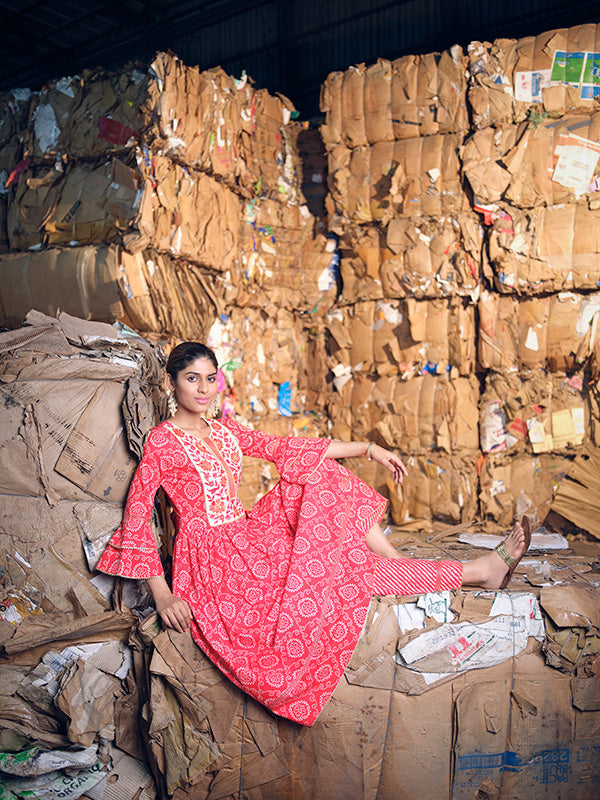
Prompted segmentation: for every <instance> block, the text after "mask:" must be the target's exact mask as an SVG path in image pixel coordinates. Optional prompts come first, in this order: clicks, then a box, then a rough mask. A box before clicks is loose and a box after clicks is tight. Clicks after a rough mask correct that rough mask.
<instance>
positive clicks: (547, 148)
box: [503, 113, 600, 208]
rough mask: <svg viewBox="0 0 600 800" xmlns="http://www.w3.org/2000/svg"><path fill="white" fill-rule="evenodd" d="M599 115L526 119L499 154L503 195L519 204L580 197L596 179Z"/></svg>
mask: <svg viewBox="0 0 600 800" xmlns="http://www.w3.org/2000/svg"><path fill="white" fill-rule="evenodd" d="M599 140H600V113H596V114H593V115H592V116H591V117H590V116H583V115H580V116H568V117H563V118H561V119H560V120H544V121H543V122H541V123H540V124H539V125H535V124H534V123H533V122H530V123H529V125H528V126H527V128H526V130H525V132H524V133H523V135H522V136H521V137H520V138H519V140H518V141H517V143H516V144H515V146H514V147H513V148H512V149H511V150H510V151H509V152H508V153H507V154H506V155H505V156H504V158H503V160H504V163H505V166H506V168H507V169H508V171H509V172H510V173H511V175H512V181H511V183H510V185H509V186H508V188H507V190H506V191H505V192H504V198H505V199H506V200H507V201H508V202H509V203H511V204H513V205H516V206H519V207H520V208H533V207H535V206H540V205H547V206H551V205H556V204H558V203H569V202H572V201H574V200H583V199H586V196H587V195H589V193H590V192H593V191H595V186H596V183H595V182H596V180H597V179H599V180H600V163H599V161H600V158H599V156H600V143H599Z"/></svg>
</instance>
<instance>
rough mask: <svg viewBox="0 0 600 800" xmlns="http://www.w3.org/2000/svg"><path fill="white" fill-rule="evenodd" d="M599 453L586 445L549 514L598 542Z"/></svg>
mask: <svg viewBox="0 0 600 800" xmlns="http://www.w3.org/2000/svg"><path fill="white" fill-rule="evenodd" d="M599 467H600V452H599V450H598V448H597V447H596V446H595V445H594V444H593V443H592V442H588V443H586V446H585V447H584V449H583V452H581V453H580V454H579V455H578V456H577V458H576V459H575V460H574V462H573V463H572V464H570V465H569V468H568V469H567V472H566V477H565V479H564V480H563V481H562V482H561V485H560V486H559V487H558V489H557V491H556V494H555V497H554V499H553V501H552V511H554V512H555V513H557V514H560V515H561V516H562V517H564V518H565V519H567V520H569V521H570V522H572V523H573V524H574V525H575V526H577V527H578V528H583V530H585V531H587V532H588V533H590V534H591V535H592V536H594V537H595V538H596V539H600V526H599V524H598V489H599V488H600V487H599V486H598V482H599V479H598V475H599V473H598V468H599Z"/></svg>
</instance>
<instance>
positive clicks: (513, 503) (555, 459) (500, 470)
mask: <svg viewBox="0 0 600 800" xmlns="http://www.w3.org/2000/svg"><path fill="white" fill-rule="evenodd" d="M572 458H573V457H572V456H571V457H569V456H566V455H564V454H561V453H539V454H537V455H529V454H525V453H515V454H514V455H513V454H510V453H500V454H498V455H495V454H493V453H491V454H487V455H485V456H484V457H483V461H482V463H481V465H480V473H479V481H480V483H479V506H480V513H481V516H482V518H483V519H486V520H488V522H489V524H490V526H492V525H494V526H498V527H499V528H503V529H504V530H508V528H510V527H511V526H512V524H513V522H514V520H516V519H520V518H521V517H522V516H523V514H528V515H530V516H531V518H532V521H533V522H534V523H541V522H542V521H543V520H544V519H545V517H546V515H547V514H548V512H549V511H550V509H551V508H552V506H553V502H554V496H555V492H557V487H558V489H559V488H560V484H561V482H562V481H564V479H565V476H566V475H567V474H568V472H569V471H570V469H571V467H572V463H573V461H572Z"/></svg>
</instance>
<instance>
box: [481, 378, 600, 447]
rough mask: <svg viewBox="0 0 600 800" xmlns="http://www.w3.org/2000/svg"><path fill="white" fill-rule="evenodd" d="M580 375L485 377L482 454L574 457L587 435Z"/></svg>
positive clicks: (587, 423)
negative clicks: (559, 454)
mask: <svg viewBox="0 0 600 800" xmlns="http://www.w3.org/2000/svg"><path fill="white" fill-rule="evenodd" d="M583 392H584V375H583V373H573V374H571V375H565V374H560V373H548V372H545V371H543V370H532V371H527V372H520V373H496V372H488V373H487V374H486V377H485V390H484V392H483V394H482V395H481V400H480V405H479V429H480V432H481V449H482V450H483V452H484V453H499V452H502V451H504V450H511V451H515V452H516V451H523V450H526V451H528V452H533V453H544V452H555V453H556V452H564V451H567V452H568V451H570V452H571V453H573V452H574V451H575V450H577V449H578V448H580V447H581V445H582V444H583V441H584V437H585V436H586V431H587V432H589V431H590V424H589V421H588V417H589V412H588V410H587V402H586V399H585V398H584V394H583Z"/></svg>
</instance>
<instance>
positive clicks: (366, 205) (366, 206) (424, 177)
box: [329, 133, 468, 224]
mask: <svg viewBox="0 0 600 800" xmlns="http://www.w3.org/2000/svg"><path fill="white" fill-rule="evenodd" d="M460 143H461V138H460V137H459V136H458V134H452V133H448V134H436V135H433V136H425V137H421V138H415V139H404V140H401V141H397V142H379V143H377V144H375V145H372V146H365V147H356V148H354V149H353V150H351V151H349V152H347V151H344V148H342V147H338V148H336V149H334V150H333V151H331V152H330V154H329V188H330V192H331V201H332V203H333V206H334V208H335V212H336V213H337V214H339V215H340V216H341V217H343V218H345V219H347V220H349V221H351V222H355V223H358V224H363V223H366V222H379V223H382V224H383V223H386V222H387V221H388V220H390V219H391V218H392V217H394V216H417V215H425V216H442V215H443V214H457V213H459V212H461V211H465V210H467V208H468V202H467V197H466V195H465V193H464V191H463V188H462V184H461V180H460V163H459V159H458V147H459V144H460Z"/></svg>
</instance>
